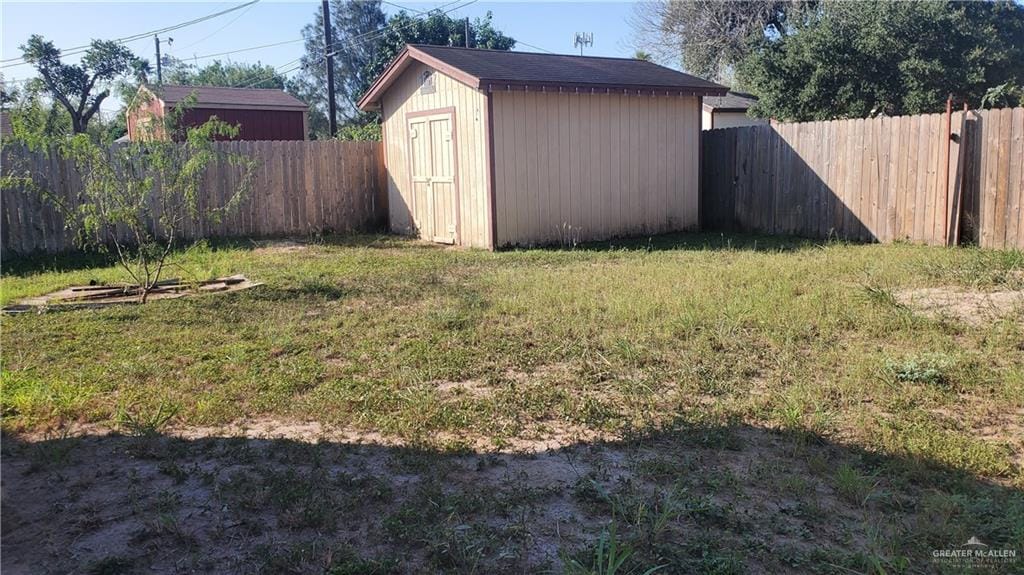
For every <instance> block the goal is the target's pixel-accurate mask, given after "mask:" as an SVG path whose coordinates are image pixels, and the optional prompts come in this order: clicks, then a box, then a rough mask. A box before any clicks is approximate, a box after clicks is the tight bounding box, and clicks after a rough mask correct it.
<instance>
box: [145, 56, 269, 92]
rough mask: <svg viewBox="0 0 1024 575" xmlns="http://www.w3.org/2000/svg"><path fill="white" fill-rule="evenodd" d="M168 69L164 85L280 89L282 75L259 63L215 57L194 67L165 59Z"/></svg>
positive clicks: (179, 61) (175, 60)
mask: <svg viewBox="0 0 1024 575" xmlns="http://www.w3.org/2000/svg"><path fill="white" fill-rule="evenodd" d="M168 64H169V65H168V66H167V68H168V71H167V72H166V73H165V74H164V81H165V82H166V83H167V84H181V85H185V86H226V87H236V88H242V87H244V88H271V89H277V90H283V89H284V87H285V80H286V79H285V77H284V76H283V75H282V74H279V73H278V72H277V70H275V69H274V67H273V66H268V65H264V64H261V63H259V62H257V63H255V64H245V63H241V62H221V61H220V60H214V61H213V62H212V63H211V64H207V65H205V66H201V67H198V66H195V65H193V64H188V63H185V62H183V61H181V60H177V59H173V60H170V61H169V62H168Z"/></svg>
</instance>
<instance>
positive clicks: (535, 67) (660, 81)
mask: <svg viewBox="0 0 1024 575" xmlns="http://www.w3.org/2000/svg"><path fill="white" fill-rule="evenodd" d="M413 61H419V62H423V63H424V64H426V65H428V66H430V67H431V68H434V69H436V70H439V71H440V72H442V73H444V74H447V75H449V76H451V77H453V78H455V79H456V80H459V81H460V82H463V83H465V84H467V85H469V86H471V87H473V88H479V89H486V90H491V89H510V88H515V89H524V88H526V89H529V88H534V87H536V88H538V89H540V88H545V89H546V88H552V89H559V90H565V89H569V90H573V91H582V90H586V91H590V90H601V91H619V90H622V91H629V90H639V91H648V92H650V91H655V92H660V91H665V92H668V93H677V94H678V93H686V94H697V95H715V96H722V95H725V92H726V90H728V88H726V87H725V86H721V85H718V84H715V83H714V82H709V81H707V80H704V79H702V78H698V77H696V76H691V75H690V74H684V73H682V72H677V71H675V70H672V69H670V68H666V67H664V66H659V65H658V64H655V63H653V62H646V61H644V60H636V59H632V58H606V57H596V56H569V55H563V54H537V53H531V52H509V51H503V50H483V49H478V48H457V47H451V46H426V45H419V44H410V45H408V46H406V47H405V50H403V51H402V53H400V54H399V55H398V57H397V58H395V60H394V61H393V62H391V64H390V65H389V66H388V68H387V70H385V72H384V73H383V74H382V75H381V76H380V78H378V79H377V80H376V82H374V84H373V85H372V86H371V87H370V89H369V90H368V91H367V93H366V95H364V96H363V97H362V98H361V99H360V100H359V107H360V108H362V109H364V110H366V109H369V108H373V107H374V106H375V104H376V103H377V102H378V101H379V100H380V97H381V95H382V94H383V93H384V91H386V90H387V88H388V87H389V86H390V85H391V84H392V82H394V81H395V79H396V78H397V77H398V75H399V74H401V72H402V71H404V70H405V69H406V68H407V67H408V66H409V65H410V64H411V63H412V62H413Z"/></svg>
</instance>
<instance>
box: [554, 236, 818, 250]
mask: <svg viewBox="0 0 1024 575" xmlns="http://www.w3.org/2000/svg"><path fill="white" fill-rule="evenodd" d="M825 243H827V242H824V241H822V240H811V239H806V238H798V237H792V236H768V235H756V234H742V233H725V234H723V233H713V232H689V233H672V234H663V235H657V236H647V237H636V238H621V239H615V240H609V241H605V242H593V243H585V244H581V245H578V246H576V247H574V248H572V249H575V250H584V251H613V250H626V251H651V252H655V251H674V250H681V251H694V250H696V251H704V250H711V251H714V250H736V251H751V252H795V251H799V250H805V249H809V248H815V247H819V246H821V245H823V244H825ZM551 249H562V248H551Z"/></svg>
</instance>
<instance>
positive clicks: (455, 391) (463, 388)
mask: <svg viewBox="0 0 1024 575" xmlns="http://www.w3.org/2000/svg"><path fill="white" fill-rule="evenodd" d="M433 386H434V387H435V388H436V389H437V391H439V392H440V393H444V394H449V395H453V396H459V395H468V396H472V397H484V396H487V395H490V394H491V392H492V390H491V388H490V387H489V386H488V385H487V382H486V381H484V380H482V379H468V380H466V381H436V382H434V383H433Z"/></svg>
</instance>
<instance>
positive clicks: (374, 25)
mask: <svg viewBox="0 0 1024 575" xmlns="http://www.w3.org/2000/svg"><path fill="white" fill-rule="evenodd" d="M385 24H386V16H385V14H384V11H383V10H381V2H380V0H331V41H330V50H327V49H326V48H325V43H324V17H323V11H321V10H317V12H316V15H315V17H314V19H313V22H312V23H310V24H307V25H306V26H305V27H304V28H303V29H302V37H303V38H304V39H305V42H306V52H305V54H304V55H303V56H302V60H301V64H302V72H301V73H300V74H299V75H298V76H297V77H296V78H295V79H293V80H292V81H291V82H289V83H288V91H289V92H291V93H293V94H294V95H295V96H296V97H298V98H299V99H301V100H302V101H304V102H308V103H309V104H310V115H309V122H310V130H312V131H313V132H314V134H315V135H317V136H318V137H326V136H327V135H328V134H329V129H328V122H327V67H326V55H327V54H328V52H330V53H331V54H332V55H333V57H334V83H335V105H336V106H337V108H338V114H339V118H338V119H339V121H340V122H342V123H350V122H355V123H365V121H363V122H360V121H361V120H364V119H362V118H361V116H360V113H359V110H358V109H357V108H356V106H355V103H356V101H357V100H358V99H359V90H360V87H361V86H363V85H364V84H365V83H366V79H364V78H362V74H363V73H364V69H365V68H366V66H367V64H368V63H369V62H370V61H371V60H372V59H373V54H374V52H375V51H376V50H377V46H378V43H379V36H380V30H382V29H383V28H384V26H385Z"/></svg>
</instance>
